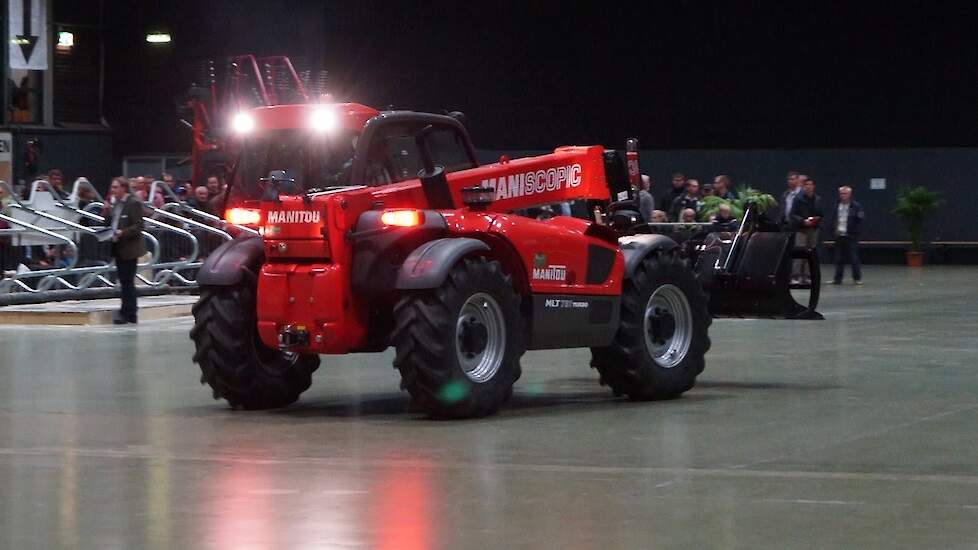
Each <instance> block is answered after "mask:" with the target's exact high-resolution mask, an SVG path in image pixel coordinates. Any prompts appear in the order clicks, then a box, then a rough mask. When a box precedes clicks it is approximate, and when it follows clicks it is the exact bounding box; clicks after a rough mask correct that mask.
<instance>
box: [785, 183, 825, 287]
mask: <svg viewBox="0 0 978 550" xmlns="http://www.w3.org/2000/svg"><path fill="white" fill-rule="evenodd" d="M799 177H801V176H799ZM822 215H823V214H822V199H821V198H820V197H819V196H818V195H816V194H815V180H813V179H811V178H808V177H805V179H804V180H802V182H801V194H799V195H798V197H797V198H795V200H794V204H793V205H792V207H791V213H790V218H791V225H792V227H793V228H794V229H795V231H796V233H795V246H796V247H798V248H815V247H816V246H818V227H819V225H821V223H822ZM796 263H797V264H798V265H797V267H798V271H797V274H798V280H797V282H798V283H801V284H809V283H811V282H812V278H811V273H809V272H808V262H807V261H804V260H797V261H796Z"/></svg>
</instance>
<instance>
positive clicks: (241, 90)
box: [177, 54, 326, 185]
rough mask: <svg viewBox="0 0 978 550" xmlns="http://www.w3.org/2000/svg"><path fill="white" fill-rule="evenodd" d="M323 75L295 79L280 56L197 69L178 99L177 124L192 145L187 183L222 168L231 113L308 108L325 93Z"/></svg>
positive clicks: (230, 59)
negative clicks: (301, 105) (186, 131)
mask: <svg viewBox="0 0 978 550" xmlns="http://www.w3.org/2000/svg"><path fill="white" fill-rule="evenodd" d="M325 86H326V72H325V71H312V70H305V71H302V74H300V72H299V71H297V70H296V68H295V66H294V65H293V64H292V61H291V60H290V59H289V58H288V57H287V56H284V55H275V56H265V57H256V56H255V55H252V54H245V55H236V56H231V57H228V58H226V59H224V60H223V68H222V70H221V69H219V68H218V64H217V63H215V61H214V60H205V61H203V62H201V63H200V65H199V66H198V67H197V75H196V77H195V83H194V85H193V86H192V87H191V88H190V89H189V90H188V91H187V92H185V93H184V94H182V95H181V96H180V98H178V101H177V103H178V112H179V116H180V118H181V121H182V122H183V123H184V124H185V125H186V126H187V127H188V128H190V131H191V134H192V137H193V140H192V145H191V153H190V155H191V156H190V161H191V164H192V176H191V177H192V181H193V182H194V185H202V184H203V183H204V181H205V180H206V179H207V176H210V175H215V174H223V173H224V172H225V171H226V170H227V169H228V168H229V166H228V162H229V159H228V154H227V148H226V146H227V137H228V136H227V133H226V130H227V125H228V121H229V120H231V118H232V116H233V115H234V114H235V113H238V112H240V111H243V110H246V109H250V108H254V107H269V106H272V105H287V104H298V103H309V102H310V101H312V100H317V99H319V98H320V97H321V96H322V95H323V94H324V91H325Z"/></svg>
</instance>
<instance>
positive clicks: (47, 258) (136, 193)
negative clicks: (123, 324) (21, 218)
mask: <svg viewBox="0 0 978 550" xmlns="http://www.w3.org/2000/svg"><path fill="white" fill-rule="evenodd" d="M120 180H121V181H123V182H125V184H126V187H127V193H128V194H131V195H132V197H133V198H134V199H136V200H138V201H140V202H143V203H148V204H150V205H152V206H153V207H155V208H163V207H164V206H165V205H166V204H167V203H174V202H182V203H184V204H186V205H187V206H190V207H192V208H195V209H197V210H200V211H203V212H206V213H208V214H212V215H220V214H221V209H222V208H223V205H224V202H225V200H224V199H225V193H226V185H225V183H224V181H223V179H222V178H221V177H219V176H210V177H208V178H207V180H206V183H205V184H204V185H199V186H195V185H193V184H192V183H191V182H189V181H179V180H177V179H176V178H175V177H174V175H173V174H170V173H163V174H161V175H160V176H159V177H157V176H154V175H151V174H147V175H143V176H135V177H128V178H126V177H121V176H120V177H117V178H113V180H112V182H109V185H107V186H106V189H107V190H109V193H108V195H107V196H106V197H104V201H105V203H104V205H103V208H101V209H98V208H89V206H90V205H92V203H93V202H95V201H96V200H97V199H98V196H97V195H96V193H95V192H94V187H93V186H92V185H84V184H79V185H73V186H69V185H67V184H66V183H65V178H64V174H63V172H62V171H61V170H59V169H52V170H49V171H48V172H47V173H46V174H43V175H41V176H39V177H37V178H36V179H35V180H33V181H39V182H40V183H39V184H38V185H37V186H36V189H37V190H38V191H46V192H48V193H50V194H51V196H52V197H53V198H54V199H55V200H57V201H61V202H65V201H69V200H72V199H73V202H71V205H72V206H73V207H75V208H78V209H81V210H86V211H89V212H91V213H93V214H98V215H102V216H105V217H106V219H108V216H109V215H110V213H111V209H112V205H113V204H114V202H115V199H114V198H113V194H112V193H111V188H112V185H113V184H114V183H116V182H117V181H120ZM33 181H32V182H31V184H28V183H27V182H24V181H22V182H20V183H19V184H17V185H14V186H13V187H12V188H11V190H12V191H13V193H14V196H10V194H9V193H7V192H6V190H4V189H2V188H0V212H2V213H3V214H7V215H9V213H10V205H11V203H12V202H13V201H14V200H15V199H16V200H20V201H30V200H31V194H32V192H33V188H34V187H35V186H34V185H33ZM76 181H79V182H82V181H83V182H84V183H90V182H89V181H88V179H86V178H79V179H78V180H76ZM156 181H159V182H161V183H158V184H157V185H156V187H155V188H154V187H153V182H156ZM73 192H74V193H75V196H74V197H72V193H73ZM151 192H152V193H153V197H152V198H151V199H150V197H149V195H150V193H151ZM157 219H158V221H160V222H162V223H168V224H171V225H172V224H173V222H172V221H171V220H168V219H167V218H165V217H162V216H159V217H157ZM78 223H80V224H81V225H86V226H93V225H97V222H95V221H93V220H91V219H88V218H84V217H82V218H81V219H80V220H79V222H78ZM9 227H10V224H8V223H6V222H4V221H3V220H0V229H7V228H9ZM188 229H191V231H192V232H193V233H194V234H195V235H196V236H197V238H198V242H199V250H198V259H203V258H205V257H206V256H207V254H208V253H209V252H210V251H211V250H213V249H214V248H216V247H217V246H218V245H219V244H220V238H219V237H216V236H214V235H212V234H210V233H206V232H202V231H199V230H194V229H192V228H188ZM148 230H149V231H150V232H151V233H155V234H156V237H157V240H158V241H159V243H160V259H161V260H162V261H177V260H182V259H184V258H186V257H187V255H188V254H189V253H190V250H191V245H190V244H189V242H188V241H187V239H184V238H180V237H179V236H176V235H173V234H171V233H168V232H167V231H165V230H154V229H153V228H149V229H148ZM109 258H110V247H109V245H108V244H105V243H98V242H95V241H94V240H93V238H92V237H91V236H89V235H83V236H82V239H81V242H80V243H79V253H78V258H77V259H76V258H75V257H74V256H73V251H72V249H71V248H70V247H68V246H64V245H46V246H15V245H14V240H13V239H12V238H11V237H9V236H6V237H5V236H0V269H2V270H3V271H4V272H10V271H16V270H18V269H19V270H24V269H29V270H39V269H57V268H62V267H66V266H68V265H71V263H72V261H76V264H75V265H79V266H85V265H97V264H99V263H104V262H106V261H108V260H109Z"/></svg>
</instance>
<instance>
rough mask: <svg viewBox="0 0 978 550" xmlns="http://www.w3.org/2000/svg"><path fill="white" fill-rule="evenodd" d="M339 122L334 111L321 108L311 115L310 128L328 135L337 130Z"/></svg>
mask: <svg viewBox="0 0 978 550" xmlns="http://www.w3.org/2000/svg"><path fill="white" fill-rule="evenodd" d="M337 123H338V120H337V119H336V113H334V112H333V110H332V109H326V108H319V109H316V110H314V111H313V112H312V114H311V115H309V126H311V127H312V129H313V130H314V131H316V132H319V133H326V132H330V131H332V130H333V129H334V128H336V125H337Z"/></svg>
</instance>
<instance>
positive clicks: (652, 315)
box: [644, 284, 693, 369]
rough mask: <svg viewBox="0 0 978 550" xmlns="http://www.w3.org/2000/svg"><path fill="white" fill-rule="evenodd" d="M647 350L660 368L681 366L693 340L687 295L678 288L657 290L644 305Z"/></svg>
mask: <svg viewBox="0 0 978 550" xmlns="http://www.w3.org/2000/svg"><path fill="white" fill-rule="evenodd" d="M644 319H645V322H644V329H645V330H644V333H645V347H646V349H648V351H649V356H651V357H652V359H653V360H654V361H655V362H656V363H657V364H658V365H659V366H661V367H663V368H667V369H671V368H672V367H675V366H676V365H678V364H679V363H682V361H683V359H685V358H686V354H687V353H689V345H690V342H692V339H693V312H692V309H691V308H690V307H689V300H687V299H686V294H685V293H684V292H683V291H682V290H681V289H680V288H679V287H677V286H676V285H669V284H666V285H662V286H660V287H659V288H657V289H655V292H653V293H652V296H651V297H649V301H648V303H647V304H646V305H645V316H644Z"/></svg>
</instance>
